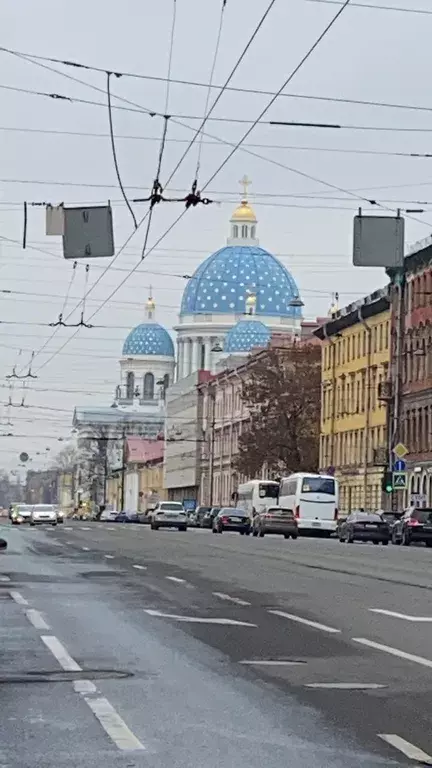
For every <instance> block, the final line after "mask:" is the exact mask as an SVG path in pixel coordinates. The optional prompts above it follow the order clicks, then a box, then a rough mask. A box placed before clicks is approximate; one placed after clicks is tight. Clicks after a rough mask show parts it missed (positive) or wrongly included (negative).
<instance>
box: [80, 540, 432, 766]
mask: <svg viewBox="0 0 432 768" xmlns="http://www.w3.org/2000/svg"><path fill="white" fill-rule="evenodd" d="M76 556H77V557H78V558H80V559H82V558H84V559H83V562H88V558H93V557H95V558H96V564H97V563H98V562H99V560H98V555H97V554H95V553H90V554H89V555H85V556H83V555H82V554H81V553H79V554H78V555H76ZM109 564H110V566H111V567H112V568H113V569H115V572H114V575H113V581H114V582H115V583H117V581H119V582H121V583H122V584H123V588H124V589H125V590H127V591H128V593H129V596H130V597H132V596H133V600H134V604H138V605H141V606H142V608H143V609H144V610H149V611H150V614H149V615H151V616H152V618H153V619H154V620H155V621H159V622H160V621H162V622H168V623H170V624H171V623H173V624H174V625H176V624H177V623H180V624H181V626H182V627H183V630H184V631H185V632H187V633H188V634H189V635H191V636H192V637H194V638H195V639H196V640H199V641H201V642H202V643H204V644H205V645H207V646H209V645H210V646H211V647H213V648H214V649H215V650H218V651H221V652H222V653H223V654H224V656H226V657H228V658H229V659H230V660H231V661H232V662H234V663H235V664H238V665H241V666H244V667H245V668H246V669H249V670H250V674H251V675H252V676H253V677H257V676H258V677H260V678H262V679H266V680H272V682H273V683H274V684H276V685H278V686H280V687H281V688H283V689H284V690H287V691H289V692H290V694H292V695H295V696H296V697H297V698H298V699H300V700H301V701H304V702H307V703H308V704H315V706H322V707H323V711H324V715H325V717H330V719H331V721H333V720H335V722H338V721H340V722H342V723H344V726H345V727H346V728H347V729H348V730H350V731H351V732H356V733H361V737H362V740H363V743H365V744H367V743H370V742H371V743H373V742H374V741H376V739H377V728H379V732H383V733H393V732H394V731H399V733H402V734H403V738H411V740H412V741H414V742H415V743H417V744H420V745H421V746H422V748H423V749H426V748H429V751H430V750H431V748H432V744H428V743H425V734H426V733H428V722H427V718H426V719H425V713H427V712H428V711H430V704H431V702H430V697H431V692H430V677H429V676H425V674H424V670H423V668H422V667H419V666H418V665H415V666H412V665H411V664H408V663H407V662H406V661H403V662H402V663H401V661H400V659H395V658H394V657H392V656H389V657H387V656H386V657H385V659H382V658H380V657H378V656H377V654H376V652H374V651H371V650H370V649H365V648H363V647H361V646H359V645H356V644H355V643H353V642H352V638H351V637H350V636H349V635H346V634H344V633H342V632H339V634H340V636H339V634H338V628H337V627H331V626H329V625H328V624H327V625H324V626H323V625H320V626H318V627H313V628H312V627H309V626H307V625H306V626H305V625H304V624H302V623H300V624H298V623H297V621H296V620H298V619H299V620H300V622H301V621H303V620H304V619H305V611H304V610H303V611H302V612H300V613H297V614H295V606H294V605H293V604H289V603H287V604H285V605H283V606H281V604H280V603H276V604H275V603H273V602H272V601H273V600H274V593H273V592H272V593H270V594H268V595H266V594H263V593H262V592H260V593H259V594H256V595H254V594H252V593H251V591H250V590H248V591H247V592H246V591H245V590H244V589H243V591H241V592H239V591H237V592H235V591H233V590H230V591H231V594H228V591H226V592H225V593H223V592H221V591H220V590H221V589H222V586H221V584H220V582H218V583H215V582H214V581H211V580H208V579H205V578H202V577H201V578H200V579H199V580H196V578H195V577H196V571H195V570H186V569H185V568H183V569H182V570H180V569H178V568H176V569H173V568H172V567H168V568H167V566H166V564H165V563H159V566H160V567H159V569H158V568H157V567H156V565H155V564H153V566H152V567H150V566H148V568H150V573H149V571H148V570H147V572H146V573H145V574H143V573H142V572H136V571H132V568H133V565H132V567H130V571H129V572H128V571H127V565H128V558H123V557H122V556H121V555H119V554H118V555H117V556H116V557H115V558H114V560H113V561H110V563H109ZM129 566H130V564H129ZM98 574H99V575H100V572H99V571H96V572H95V576H96V578H98ZM103 581H104V583H106V580H105V579H103ZM134 585H135V586H134ZM215 598H216V600H215ZM233 601H236V602H233ZM272 606H273V607H272ZM281 608H284V610H283V611H282V614H281V615H279V614H277V615H276V614H273V613H272V611H273V610H274V609H277V610H280V609H281ZM287 611H289V614H287V613H286V612H287ZM154 612H156V615H155V613H154ZM293 617H294V621H293ZM222 618H223V620H224V621H232V622H236V624H234V625H233V626H219V625H217V624H214V623H213V622H215V621H217V620H219V619H222ZM207 620H210V621H211V622H212V624H210V628H211V631H209V624H207ZM305 620H306V621H308V619H307V618H306V619H305ZM243 623H245V624H246V627H244V626H243ZM251 624H252V626H249V625H251ZM253 625H255V626H253ZM69 629H70V631H72V625H71V627H70V628H69ZM329 630H330V635H328V631H329ZM333 632H334V633H336V634H337V636H334V634H333ZM86 661H87V663H88V662H89V661H90V660H89V659H87V660H86ZM244 662H247V663H244ZM265 662H273V664H274V663H275V662H278V664H277V665H274V666H273V665H272V666H269V665H268V664H266V663H265ZM281 662H283V664H282V663H281ZM368 684H373V685H376V686H382V688H377V689H376V690H373V689H372V690H367V691H362V692H361V693H359V692H357V691H356V690H355V689H356V687H358V686H363V685H368ZM320 685H343V686H351V687H352V689H353V690H350V691H343V690H337V689H336V690H337V692H336V693H335V690H334V689H331V690H328V691H325V690H322V689H320V688H310V686H320ZM365 697H370V699H371V700H369V698H368V700H367V705H365ZM347 698H348V699H349V700H350V701H351V702H352V705H353V706H352V711H351V714H348V712H347ZM407 701H409V715H408V716H407V713H406V703H407ZM362 707H363V709H364V712H362V715H361V716H359V715H358V713H357V710H358V709H359V708H362ZM400 723H403V725H402V726H401V725H400Z"/></svg>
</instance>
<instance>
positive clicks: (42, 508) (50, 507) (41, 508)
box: [33, 504, 54, 512]
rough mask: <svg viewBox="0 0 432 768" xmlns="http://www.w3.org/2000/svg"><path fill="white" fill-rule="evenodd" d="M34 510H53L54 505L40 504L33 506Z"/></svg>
mask: <svg viewBox="0 0 432 768" xmlns="http://www.w3.org/2000/svg"><path fill="white" fill-rule="evenodd" d="M33 511H34V512H53V511H54V507H53V505H52V504H39V505H38V506H37V507H33Z"/></svg>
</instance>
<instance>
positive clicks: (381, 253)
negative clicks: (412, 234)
mask: <svg viewBox="0 0 432 768" xmlns="http://www.w3.org/2000/svg"><path fill="white" fill-rule="evenodd" d="M404 240H405V220H404V219H403V218H401V217H396V216H355V217H354V250H353V264H354V266H355V267H384V268H386V269H389V268H390V269H397V268H399V267H403V263H404Z"/></svg>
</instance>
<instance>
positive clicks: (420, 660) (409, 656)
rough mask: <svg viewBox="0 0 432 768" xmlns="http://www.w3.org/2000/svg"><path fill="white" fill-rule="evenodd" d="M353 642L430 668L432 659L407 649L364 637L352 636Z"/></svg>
mask: <svg viewBox="0 0 432 768" xmlns="http://www.w3.org/2000/svg"><path fill="white" fill-rule="evenodd" d="M352 640H353V641H354V643H360V644H361V645H365V646H367V647H368V648H373V649H374V650H376V651H384V653H389V654H390V655H391V656H398V658H400V659H405V660H406V661H413V662H414V663H415V664H421V666H423V667H429V669H432V660H431V659H425V658H424V657H423V656H416V655H415V654H414V653H407V651H401V650H399V649H398V648H392V646H391V645H383V644H382V643H375V642H374V641H373V640H367V639H366V638H365V637H353V638H352Z"/></svg>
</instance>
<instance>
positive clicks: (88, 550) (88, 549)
mask: <svg viewBox="0 0 432 768" xmlns="http://www.w3.org/2000/svg"><path fill="white" fill-rule="evenodd" d="M82 549H83V552H90V547H83V548H82Z"/></svg>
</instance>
